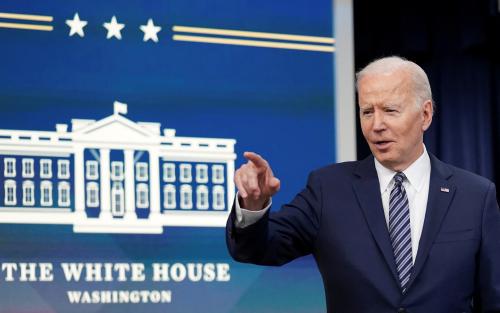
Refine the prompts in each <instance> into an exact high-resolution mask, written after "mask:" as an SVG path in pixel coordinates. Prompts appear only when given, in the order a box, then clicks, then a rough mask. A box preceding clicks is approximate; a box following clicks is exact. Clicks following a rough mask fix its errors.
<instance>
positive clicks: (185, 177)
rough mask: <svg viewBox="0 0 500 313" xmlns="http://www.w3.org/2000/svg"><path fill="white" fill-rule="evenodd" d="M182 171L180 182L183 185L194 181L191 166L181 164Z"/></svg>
mask: <svg viewBox="0 0 500 313" xmlns="http://www.w3.org/2000/svg"><path fill="white" fill-rule="evenodd" d="M180 171H181V172H180V177H179V180H180V181H181V183H190V182H191V181H192V180H193V178H192V176H191V164H181V165H180Z"/></svg>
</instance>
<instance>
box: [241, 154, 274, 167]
mask: <svg viewBox="0 0 500 313" xmlns="http://www.w3.org/2000/svg"><path fill="white" fill-rule="evenodd" d="M243 156H244V157H245V158H246V159H247V160H248V161H251V162H252V163H253V164H255V166H257V167H269V165H268V163H267V161H266V160H264V159H263V158H262V157H261V156H260V155H258V154H257V153H254V152H245V153H243Z"/></svg>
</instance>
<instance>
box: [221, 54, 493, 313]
mask: <svg viewBox="0 0 500 313" xmlns="http://www.w3.org/2000/svg"><path fill="white" fill-rule="evenodd" d="M357 88H358V96H359V97H358V99H359V118H360V121H361V128H362V131H363V135H364V137H365V139H366V141H367V142H368V145H369V146H370V150H371V152H372V154H373V156H370V157H368V158H366V159H364V160H362V161H358V162H346V163H341V164H334V165H330V166H327V167H324V168H321V169H319V170H315V171H313V172H312V173H311V174H310V176H309V179H308V183H307V186H306V187H305V188H304V190H302V191H301V192H300V193H299V194H298V195H297V196H296V197H295V198H294V199H293V201H292V202H291V203H289V204H287V205H284V206H283V207H282V208H281V210H280V211H278V212H275V213H269V207H270V205H271V196H272V195H274V194H275V193H276V192H278V190H279V188H280V182H279V180H278V179H277V178H276V177H274V175H273V172H272V170H271V167H270V166H269V164H268V163H267V162H266V161H265V160H264V159H263V158H262V157H260V156H259V155H257V154H255V153H251V152H247V153H245V158H247V159H248V162H247V163H246V164H244V165H242V166H241V168H240V169H238V170H237V171H236V173H235V182H236V186H237V187H238V196H237V199H236V201H235V205H234V207H233V210H232V212H231V215H230V218H229V220H228V223H227V228H226V234H227V237H226V238H227V243H228V248H229V251H230V253H231V255H232V256H233V257H234V258H235V259H236V260H238V261H241V262H251V263H255V264H262V265H281V264H284V263H287V262H289V261H291V260H293V259H295V258H297V257H300V256H303V255H306V254H309V253H312V254H313V256H314V258H315V259H316V262H317V264H318V267H319V270H320V272H321V275H322V278H323V283H324V287H325V293H326V297H327V307H328V312H380V313H387V312H410V313H452V312H500V211H499V208H498V204H497V201H496V193H495V186H494V184H493V183H491V182H490V181H488V180H487V179H485V178H482V177H480V176H477V175H474V174H472V173H469V172H466V171H464V170H461V169H458V168H456V167H453V166H451V165H448V164H445V163H443V162H441V161H440V160H438V159H437V158H436V157H434V156H433V155H432V154H429V153H428V152H427V151H426V149H425V146H424V144H423V134H424V132H425V131H426V130H427V129H428V128H429V126H430V124H431V122H432V115H433V103H432V94H431V89H430V85H429V81H428V78H427V75H426V74H425V72H424V71H423V70H422V69H421V68H420V67H419V66H418V65H417V64H415V63H413V62H410V61H408V60H405V59H402V58H399V57H388V58H383V59H379V60H376V61H374V62H372V63H370V64H369V65H368V66H366V67H365V68H364V69H362V70H361V71H360V72H359V73H358V74H357ZM256 301H258V299H256Z"/></svg>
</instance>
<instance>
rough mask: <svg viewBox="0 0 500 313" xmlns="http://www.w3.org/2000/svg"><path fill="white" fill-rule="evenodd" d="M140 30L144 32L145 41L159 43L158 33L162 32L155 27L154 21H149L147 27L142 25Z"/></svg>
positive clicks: (158, 27)
mask: <svg viewBox="0 0 500 313" xmlns="http://www.w3.org/2000/svg"><path fill="white" fill-rule="evenodd" d="M139 28H140V29H141V30H142V31H143V32H144V39H143V40H144V41H148V40H149V39H151V40H153V41H154V42H158V32H159V31H160V30H161V27H160V26H155V24H153V20H152V19H149V20H148V24H147V25H141V27H139Z"/></svg>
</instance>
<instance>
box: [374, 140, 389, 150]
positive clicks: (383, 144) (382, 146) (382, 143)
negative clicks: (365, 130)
mask: <svg viewBox="0 0 500 313" xmlns="http://www.w3.org/2000/svg"><path fill="white" fill-rule="evenodd" d="M392 143H393V142H392V141H389V140H378V141H374V142H373V144H374V145H375V147H377V149H379V150H386V149H388V148H389V147H390V146H391V144H392Z"/></svg>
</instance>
